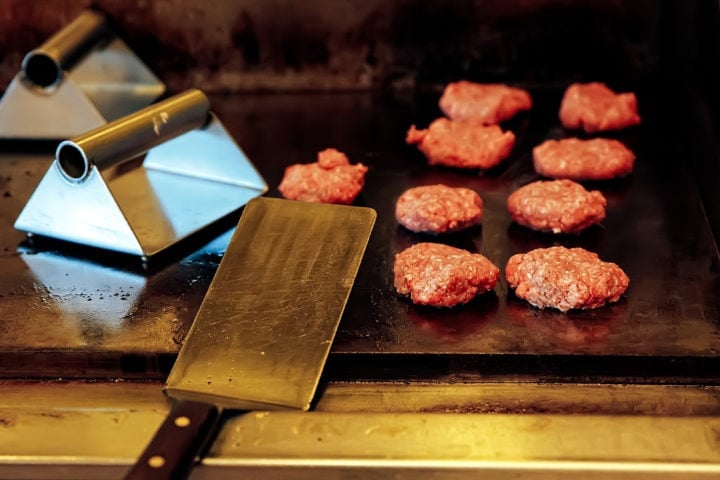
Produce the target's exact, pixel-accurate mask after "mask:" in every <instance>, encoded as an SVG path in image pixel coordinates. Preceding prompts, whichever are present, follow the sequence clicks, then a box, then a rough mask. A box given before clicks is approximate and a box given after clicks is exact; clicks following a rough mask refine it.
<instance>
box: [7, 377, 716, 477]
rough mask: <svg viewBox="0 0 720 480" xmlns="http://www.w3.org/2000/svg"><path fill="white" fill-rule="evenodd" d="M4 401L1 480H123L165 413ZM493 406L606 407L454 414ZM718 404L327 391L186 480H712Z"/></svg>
mask: <svg viewBox="0 0 720 480" xmlns="http://www.w3.org/2000/svg"><path fill="white" fill-rule="evenodd" d="M0 392H1V393H2V395H0V420H2V424H3V428H2V429H0V452H2V453H0V478H4V479H14V480H17V479H34V480H38V479H101V478H102V479H112V478H121V477H122V474H123V472H124V471H125V470H126V469H127V466H128V465H130V464H131V463H132V462H133V460H134V458H135V457H136V456H137V454H138V453H139V451H140V449H141V448H142V444H144V443H145V442H146V441H147V440H148V439H149V438H150V436H151V435H152V433H153V430H154V429H155V428H156V427H157V425H158V424H159V423H160V422H161V421H162V419H163V417H164V415H165V413H166V412H167V409H168V404H167V403H166V399H165V398H163V396H162V395H161V393H160V390H159V389H158V388H157V385H156V384H134V383H130V382H127V383H110V384H108V383H93V384H87V383H83V382H78V383H72V382H70V383H66V382H39V383H34V382H24V383H23V382H2V383H0ZM498 392H503V393H502V394H501V395H500V397H499V398H502V399H503V401H504V402H510V403H515V404H522V403H525V404H536V405H542V404H547V402H548V399H550V401H553V400H552V399H555V400H559V399H562V402H564V403H565V404H568V405H570V404H575V405H576V406H578V407H580V408H582V407H583V405H585V402H586V401H587V399H590V398H598V397H603V398H604V401H602V402H601V401H599V399H598V401H597V405H598V410H597V411H595V412H587V411H586V412H585V413H584V414H564V413H560V412H558V411H555V410H552V409H550V410H548V411H547V412H545V413H540V412H536V411H530V412H522V411H520V410H516V411H513V412H512V413H510V414H507V413H497V414H492V415H488V414H476V413H472V412H464V411H462V407H463V406H464V405H465V404H466V402H467V396H472V397H474V398H475V399H478V400H480V401H482V400H485V399H488V398H498ZM341 397H344V398H345V399H346V400H345V401H339V399H340V398H341ZM28 398H32V399H34V402H33V403H32V404H31V403H29V402H28ZM718 398H720V394H719V392H718V389H717V387H704V388H699V387H698V388H687V387H682V386H635V385H627V386H607V385H582V384H573V385H534V384H513V383H504V384H493V383H489V384H466V385H460V388H459V389H457V388H454V386H452V385H437V384H436V385H430V384H413V383H409V384H405V385H403V384H397V383H394V384H340V385H338V384H334V383H330V384H328V385H327V386H326V389H325V394H324V395H323V397H322V398H321V399H320V401H319V403H318V405H317V410H318V411H316V412H310V413H308V412H289V411H287V412H249V413H247V414H241V415H235V416H232V417H229V418H228V419H227V422H226V423H225V425H224V426H223V428H222V430H221V431H220V433H219V436H218V438H217V440H216V441H215V443H214V445H213V447H212V448H211V449H210V451H209V452H208V455H207V457H206V458H205V459H204V461H203V462H202V464H201V465H199V466H198V467H197V468H196V469H195V472H194V474H193V476H192V478H194V479H204V478H213V479H233V478H261V479H279V478H283V479H309V478H318V477H320V476H321V477H322V478H330V479H335V478H338V479H340V478H348V476H357V477H361V478H387V477H388V476H392V478H401V479H404V478H408V479H410V478H418V479H436V478H456V479H469V478H478V476H483V478H508V477H509V476H512V478H517V479H522V480H527V479H533V480H537V479H550V478H553V479H556V478H593V479H619V478H629V479H634V480H635V479H649V478H662V479H696V478H717V475H718V474H719V472H720V470H719V469H720V454H719V453H718V452H719V451H720V450H719V449H718V439H717V432H718V431H719V430H720V424H718V419H717V414H718V411H719V410H718ZM441 403H443V404H444V406H445V407H444V408H445V409H444V410H430V411H427V410H424V408H425V407H428V406H431V405H435V406H437V405H439V404H441ZM612 405H615V408H613V407H612ZM620 405H625V406H626V408H627V410H625V411H620V410H617V409H616V408H617V407H618V406H620ZM633 405H635V406H636V407H639V410H635V411H633ZM655 405H664V407H663V408H662V409H661V410H655V409H654V407H653V406H655ZM368 406H369V407H370V410H369V411H368V410H367V407H368ZM430 412H432V413H430Z"/></svg>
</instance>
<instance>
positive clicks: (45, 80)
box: [0, 10, 165, 139]
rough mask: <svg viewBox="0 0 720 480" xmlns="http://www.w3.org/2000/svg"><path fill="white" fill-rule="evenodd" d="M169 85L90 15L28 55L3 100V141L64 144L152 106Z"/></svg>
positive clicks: (105, 21) (0, 122) (106, 25)
mask: <svg viewBox="0 0 720 480" xmlns="http://www.w3.org/2000/svg"><path fill="white" fill-rule="evenodd" d="M164 91H165V85H163V83H162V82H160V80H158V78H157V77H156V76H155V75H154V74H153V73H152V72H151V71H150V70H149V69H148V68H147V67H146V66H145V65H144V64H143V63H142V61H140V59H139V58H138V57H137V56H136V55H135V54H134V53H133V52H132V51H131V50H130V49H129V48H128V46H127V45H126V44H125V43H124V42H123V41H122V40H121V39H119V38H118V37H117V35H115V33H113V32H112V30H111V29H110V27H109V22H108V19H107V17H106V16H105V15H103V14H102V13H100V12H97V11H92V10H87V11H84V12H83V13H81V14H80V15H79V16H78V17H77V18H76V19H75V20H73V21H72V22H71V23H69V24H68V25H67V26H66V27H65V28H63V29H61V30H60V31H58V32H57V33H55V34H54V35H53V36H52V37H50V38H49V39H48V40H47V41H46V42H45V43H43V44H42V45H41V46H39V47H37V48H35V49H33V50H31V51H30V52H28V53H27V54H26V55H25V57H24V58H23V60H22V64H21V71H20V72H19V73H18V74H17V75H16V76H15V78H14V79H13V80H12V82H11V83H10V85H9V86H8V87H7V90H6V92H5V94H4V95H3V97H2V100H0V138H6V139H60V138H67V137H69V136H74V135H77V134H80V133H82V132H84V131H87V130H89V129H91V128H95V127H97V126H100V125H103V124H105V123H107V122H108V121H112V120H116V119H118V118H120V117H122V116H124V115H127V114H129V113H131V112H133V111H136V110H138V109H140V108H143V107H145V106H147V105H149V104H150V103H152V102H153V101H154V100H155V99H156V98H158V97H159V96H160V95H162V94H163V92H164Z"/></svg>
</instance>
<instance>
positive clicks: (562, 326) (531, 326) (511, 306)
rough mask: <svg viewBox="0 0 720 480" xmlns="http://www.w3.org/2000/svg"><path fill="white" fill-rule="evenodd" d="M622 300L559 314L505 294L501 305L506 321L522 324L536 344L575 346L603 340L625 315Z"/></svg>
mask: <svg viewBox="0 0 720 480" xmlns="http://www.w3.org/2000/svg"><path fill="white" fill-rule="evenodd" d="M626 308H627V304H626V302H624V301H623V300H622V299H621V300H620V302H619V303H614V304H611V305H605V306H604V307H600V308H597V309H593V310H570V311H569V312H565V313H562V312H560V311H557V310H552V309H543V310H541V309H539V308H536V307H533V306H532V305H530V304H528V303H527V302H525V301H524V300H522V299H519V298H517V297H515V296H514V295H513V294H512V293H510V294H508V298H507V303H506V306H505V309H506V312H507V317H508V320H509V321H510V323H512V324H513V325H515V326H517V327H522V328H523V329H525V331H526V332H527V335H528V336H529V337H531V338H532V340H533V341H534V342H537V344H539V345H560V346H565V347H570V348H572V347H579V346H582V345H587V344H591V343H598V342H602V341H603V340H605V339H606V338H607V337H608V336H609V335H610V334H611V333H612V331H613V329H614V327H615V326H616V325H617V324H618V323H619V322H620V321H621V319H623V318H625V310H626Z"/></svg>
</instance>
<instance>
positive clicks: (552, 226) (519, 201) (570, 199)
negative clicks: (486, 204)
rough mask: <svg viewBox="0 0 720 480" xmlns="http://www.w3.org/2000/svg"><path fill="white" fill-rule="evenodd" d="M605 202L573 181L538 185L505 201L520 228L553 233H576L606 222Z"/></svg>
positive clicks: (539, 183) (516, 192)
mask: <svg viewBox="0 0 720 480" xmlns="http://www.w3.org/2000/svg"><path fill="white" fill-rule="evenodd" d="M606 205H607V201H606V200H605V197H604V196H603V194H602V193H600V192H598V191H597V190H593V191H592V192H588V191H587V190H585V188H583V186H582V185H580V184H579V183H576V182H573V181H572V180H552V181H542V180H540V181H537V182H533V183H529V184H527V185H525V186H523V187H520V188H519V189H517V190H516V191H514V192H513V193H512V194H511V195H510V196H509V197H508V211H509V212H510V216H511V217H512V219H513V220H514V221H516V222H517V223H519V224H520V225H524V226H526V227H529V228H532V229H534V230H540V231H550V232H553V233H577V232H580V231H582V230H584V229H586V228H587V227H589V226H591V225H595V224H596V223H600V222H601V221H602V220H603V219H604V218H605V206H606Z"/></svg>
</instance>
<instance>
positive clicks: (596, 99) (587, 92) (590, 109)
mask: <svg viewBox="0 0 720 480" xmlns="http://www.w3.org/2000/svg"><path fill="white" fill-rule="evenodd" d="M560 121H561V122H562V124H563V126H564V127H565V128H582V129H584V130H585V131H586V132H588V133H593V132H602V131H606V130H620V129H623V128H627V127H632V126H634V125H639V124H640V115H639V114H638V109H637V97H636V96H635V94H634V93H619V94H618V93H615V92H613V91H612V90H610V89H609V88H608V87H607V86H606V85H605V84H604V83H600V82H593V83H574V84H572V85H570V86H569V87H568V89H567V90H566V91H565V95H563V99H562V102H561V103H560Z"/></svg>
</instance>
